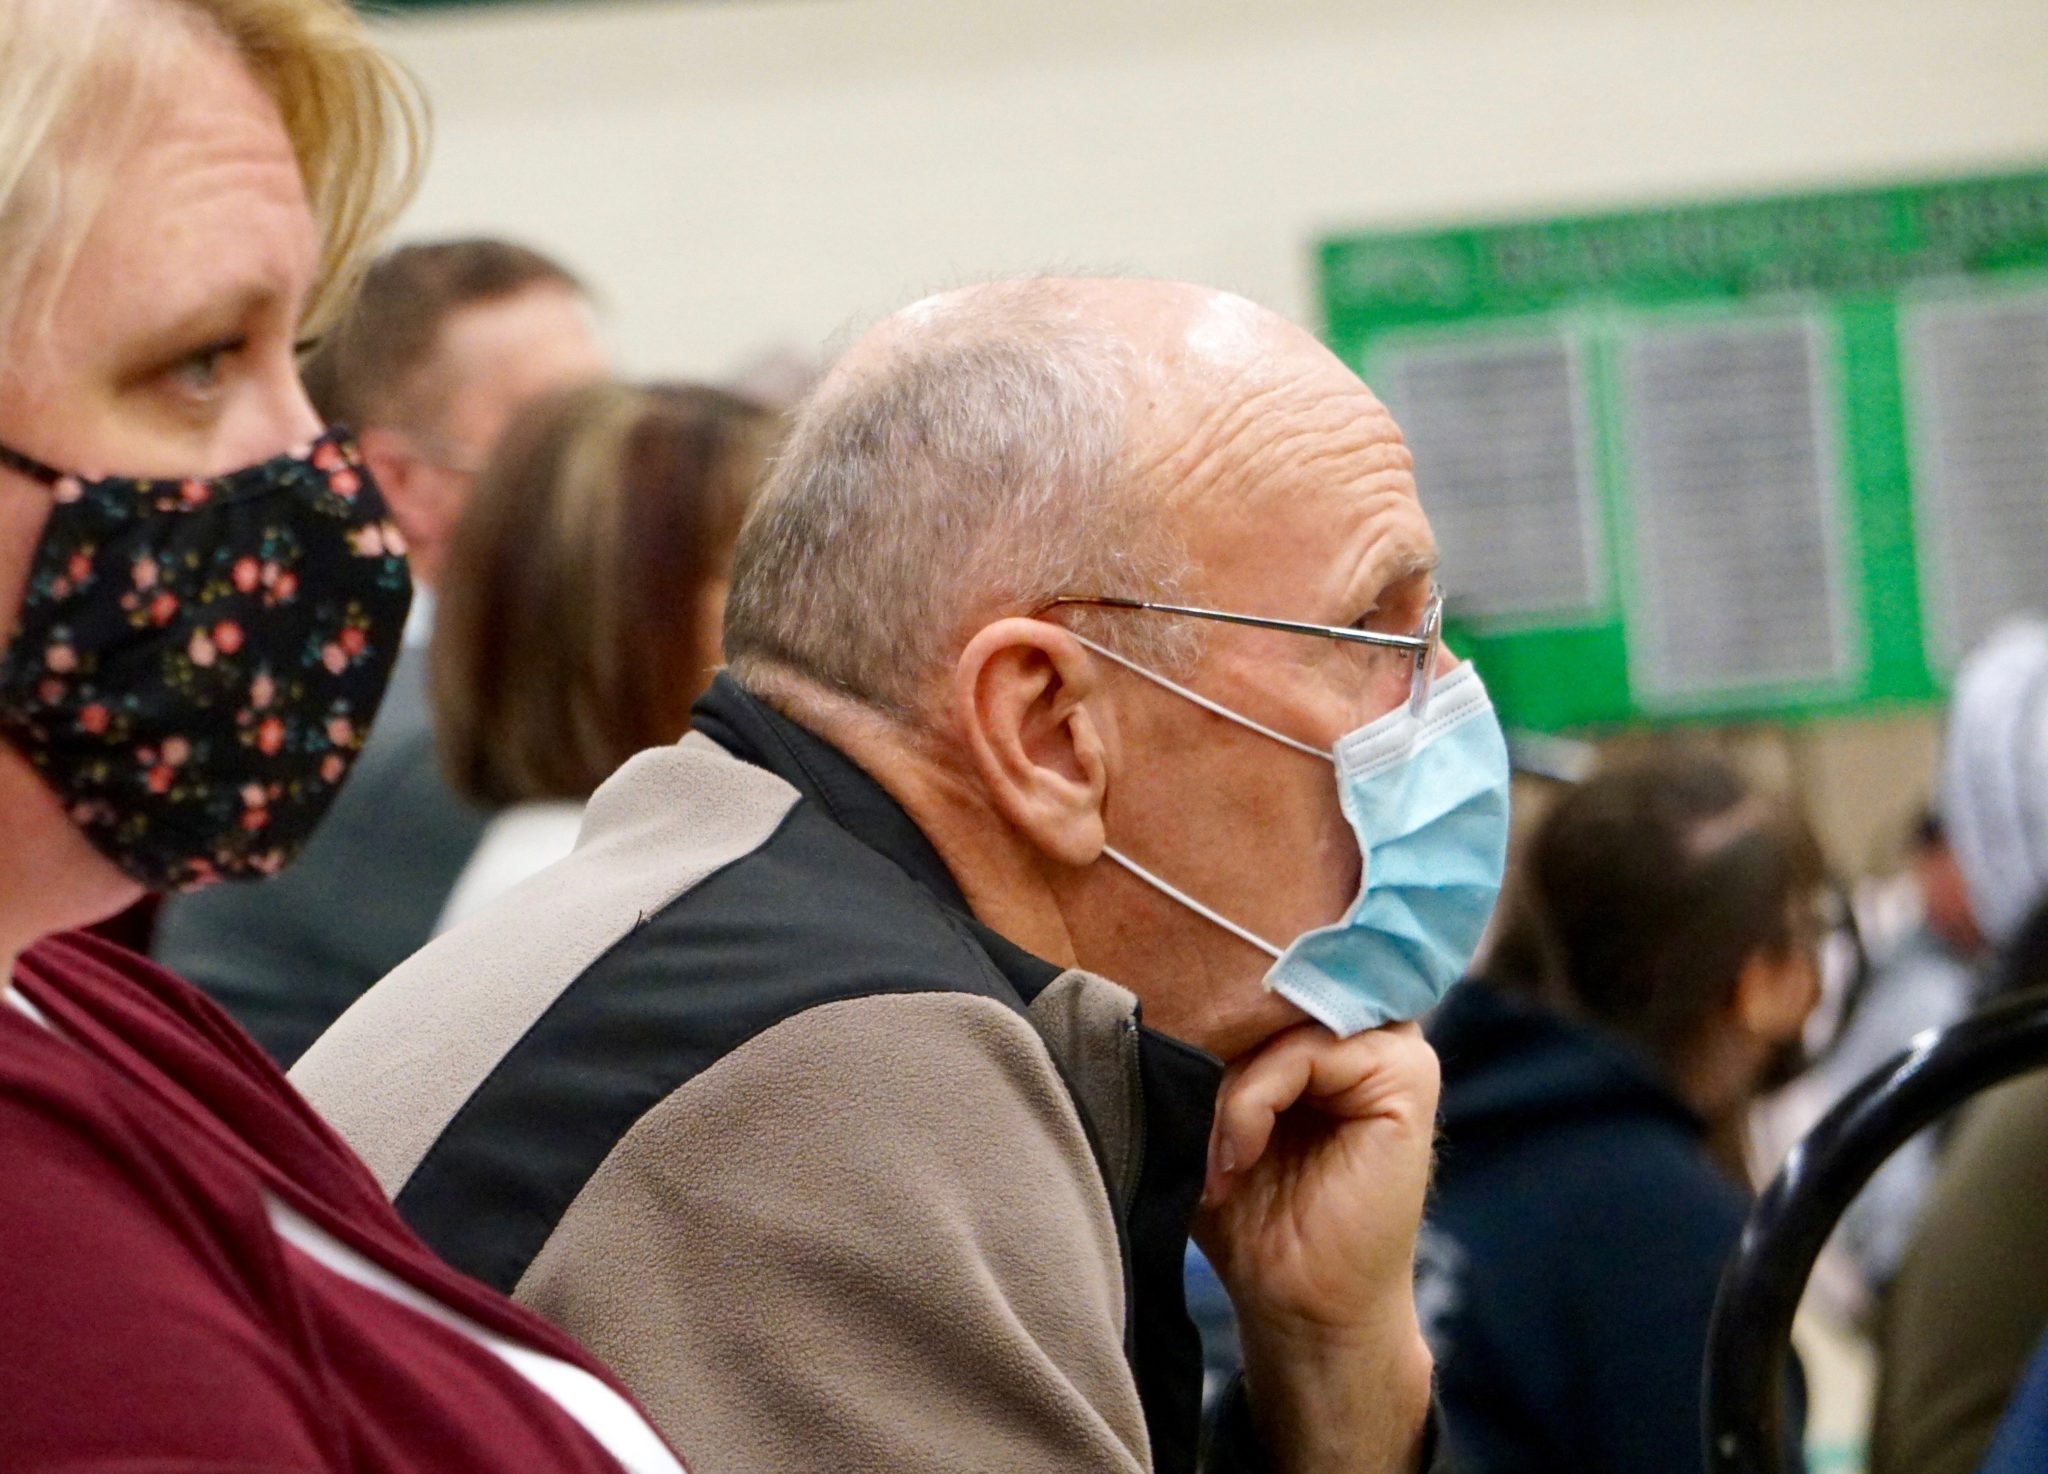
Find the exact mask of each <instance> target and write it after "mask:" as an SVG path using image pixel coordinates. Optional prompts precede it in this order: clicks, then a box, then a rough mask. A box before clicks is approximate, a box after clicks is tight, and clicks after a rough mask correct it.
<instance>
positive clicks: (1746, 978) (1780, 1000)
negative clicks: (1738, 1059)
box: [1735, 948, 1820, 1044]
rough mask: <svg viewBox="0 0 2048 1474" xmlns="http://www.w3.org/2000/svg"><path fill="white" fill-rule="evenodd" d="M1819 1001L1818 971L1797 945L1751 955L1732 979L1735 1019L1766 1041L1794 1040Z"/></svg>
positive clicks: (1747, 1030)
mask: <svg viewBox="0 0 2048 1474" xmlns="http://www.w3.org/2000/svg"><path fill="white" fill-rule="evenodd" d="M1819 1001H1820V970H1819V969H1818V968H1817V967H1815V966H1814V964H1813V961H1812V959H1811V958H1809V957H1807V956H1806V955H1805V954H1804V953H1803V952H1801V951H1799V950H1798V949H1797V948H1793V949H1789V950H1787V951H1784V952H1779V951H1776V950H1775V949H1771V948H1765V949H1764V950H1762V951H1760V952H1754V953H1752V954H1750V957H1749V960H1748V961H1747V962H1745V963H1743V964H1742V971H1741V972H1740V973H1738V974H1737V975H1736V978H1735V1018H1736V1021H1737V1022H1738V1023H1740V1024H1741V1025H1742V1027H1743V1030H1744V1031H1745V1032H1746V1033H1748V1034H1749V1035H1750V1036H1751V1037H1752V1038H1755V1039H1759V1040H1762V1041H1763V1042H1765V1043H1767V1044H1783V1043H1785V1042H1787V1041H1788V1040H1792V1039H1797V1038H1798V1037H1799V1036H1800V1034H1801V1033H1802V1032H1803V1031H1804V1030H1805V1028H1806V1019H1807V1015H1809V1014H1811V1013H1812V1012H1813V1009H1814V1005H1815V1004H1817V1003H1818V1002H1819Z"/></svg>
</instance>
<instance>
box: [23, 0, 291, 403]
mask: <svg viewBox="0 0 2048 1474" xmlns="http://www.w3.org/2000/svg"><path fill="white" fill-rule="evenodd" d="M165 9H169V10H171V11H173V12H175V11H176V10H178V9H181V8H179V7H167V8H165ZM158 13H159V7H154V6H151V7H145V8H143V9H142V10H141V11H139V14H141V15H144V16H154V15H156V14H158ZM127 61H128V63H129V64H128V65H127V66H126V67H124V68H123V69H121V71H120V73H119V76H120V78H121V79H122V80H123V88H124V95H123V96H122V97H120V98H118V99H109V100H108V101H109V115H108V117H107V118H106V119H105V120H103V121H102V123H101V124H99V125H97V126H95V127H93V128H90V129H87V130H85V131H84V132H83V133H82V134H80V135H78V136H74V137H70V138H66V139H64V140H62V141H61V142H59V143H58V144H57V145H56V148H57V149H58V151H59V157H57V158H56V159H54V160H53V163H54V164H55V165H56V166H58V167H61V169H62V171H63V173H62V180H63V184H62V188H61V189H60V194H61V196H62V198H63V204H64V207H65V208H64V209H63V211H62V212H61V214H59V215H58V216H57V217H56V218H55V220H54V222H53V225H52V227H51V228H50V229H49V230H48V231H46V232H45V233H44V235H43V236H42V238H41V239H39V240H38V241H36V242H34V243H33V244H34V245H35V246H37V247H38V248H39V249H38V251H37V256H38V260H37V263H36V266H35V268H34V270H33V272H32V275H31V280H30V282H29V283H28V290H27V292H26V293H25V294H24V299H23V301H24V303H25V304H33V307H32V312H31V313H28V314H24V315H23V316H21V317H18V318H16V319H15V320H14V321H13V322H12V323H10V324H8V326H9V329H10V331H9V333H8V357H9V359H10V361H11V362H13V363H15V364H16V365H17V366H25V365H24V359H25V358H27V357H29V356H31V352H32V351H34V352H39V353H41V354H43V355H47V354H50V353H56V354H57V355H58V356H60V357H63V356H67V355H68V354H69V353H75V352H76V351H78V350H79V349H80V347H81V345H89V346H90V347H92V348H94V349H103V350H106V351H107V352H112V351H115V350H116V349H118V348H120V347H122V346H125V345H124V344H122V343H121V342H120V340H121V339H124V338H128V337H136V336H147V335H150V334H152V333H155V334H157V335H159V336H174V335H175V333H176V331H177V330H179V329H180V328H182V327H183V326H184V325H186V324H187V323H188V322H196V321H198V320H200V319H203V318H209V317H212V318H221V319H225V318H226V317H228V316H229V315H231V309H232V308H233V307H235V306H237V305H239V304H241V303H243V302H245V301H249V300H254V299H256V298H258V297H262V298H265V299H278V300H281V301H284V302H286V303H288V304H289V305H292V306H294V307H295V306H296V304H297V301H298V300H299V299H302V298H303V296H304V295H305V293H306V292H307V291H308V290H309V289H310V287H311V285H312V278H313V276H314V274H315V272H316V271H317V267H318V250H319V242H318V235H317V228H316V227H315V225H314V223H313V220H312V215H311V209H310V206H309V205H308V203H307V198H306V191H305V187H304V182H303V179H302V177H301V175H300V173H299V168H298V162H297V159H296V156H295V155H294V153H293V151H292V148H291V143H290V139H289V137H288V135H287V134H286V132H285V129H284V123H283V120H282V118H281V116H280V115H279V112H278V109H277V106H276V103H275V102H274V101H273V100H272V98H271V97H270V95H269V94H268V93H267V92H266V91H265V90H264V89H263V87H262V86H261V84H260V83H259V82H258V81H257V80H256V79H255V77H254V76H253V75H251V73H250V71H249V69H248V67H247V65H246V64H245V63H244V62H243V60H242V58H241V57H240V56H239V54H237V53H236V52H235V51H234V49H233V48H232V46H231V45H230V44H229V43H228V42H227V41H226V40H225V39H224V38H221V37H219V36H217V35H214V34H212V33H210V32H208V31H206V30H203V29H194V28H192V27H191V26H189V25H175V24H173V25H167V26H164V27H163V28H162V29H161V33H160V34H159V33H158V32H157V31H155V30H145V32H144V33H143V37H142V39H141V40H140V41H139V42H138V45H137V47H136V50H135V54H134V55H132V56H130V57H129V58H128V59H127ZM145 63H146V64H145Z"/></svg>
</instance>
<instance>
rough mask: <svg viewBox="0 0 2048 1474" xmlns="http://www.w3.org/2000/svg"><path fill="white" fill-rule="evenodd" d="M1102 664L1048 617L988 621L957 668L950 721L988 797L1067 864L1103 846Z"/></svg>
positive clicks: (1089, 859) (1082, 861) (1081, 861)
mask: <svg viewBox="0 0 2048 1474" xmlns="http://www.w3.org/2000/svg"><path fill="white" fill-rule="evenodd" d="M1100 670H1101V667H1100V666H1099V665H1098V664H1097V663H1096V662H1094V661H1091V660H1090V659H1089V658H1088V654H1087V651H1086V649H1085V648H1084V647H1083V646H1082V645H1081V643H1080V642H1079V641H1078V640H1076V639H1075V638H1074V637H1073V636H1072V635H1071V634H1069V633H1068V632H1067V631H1066V630H1064V629H1062V628H1060V627H1059V626H1058V625H1056V624H1051V623H1049V622H1047V621H1045V620H1042V619H1017V618H1012V619H999V620H997V621H995V623H993V624H990V625H986V626H984V627H983V628H982V629H981V630H980V631H979V632H977V633H976V634H975V636H974V638H973V639H971V640H969V641H968V642H967V648H966V649H965V650H963V651H961V652H960V658H959V660H958V661H957V662H956V663H955V664H954V667H953V692H952V696H953V719H954V721H955V722H956V723H957V724H958V727H959V730H960V733H961V736H962V738H963V740H964V742H965V744H966V747H967V751H968V755H969V758H970V760H971V761H972V762H973V764H974V768H975V773H976V775H977V776H978V777H979V778H980V779H981V783H982V787H983V788H984V789H985V790H986V791H987V793H988V796H989V800H990V802H991V803H992V804H993V805H994V806H995V809H996V811H997V812H998V813H1000V814H1001V815H1002V816H1003V818H1005V819H1007V820H1008V821H1009V822H1010V823H1011V824H1012V825H1013V826H1015V827H1016V829H1017V830H1018V832H1019V833H1021V834H1023V835H1024V837H1025V838H1026V839H1028V840H1029V841H1030V842H1031V843H1032V844H1033V845H1034V846H1035V847H1036V848H1037V849H1038V850H1039V851H1040V852H1042V853H1043V854H1045V855H1047V856H1049V857H1051V858H1052V859H1055V860H1057V861H1059V862H1061V863H1062V864H1066V865H1073V866H1081V865H1088V864H1092V863H1093V862H1094V861H1095V860H1096V859H1097V858H1098V857H1100V855H1101V854H1102V847H1103V844H1104V842H1105V831H1104V828H1103V822H1102V806H1103V799H1104V796H1105V795H1106V793H1107V791H1108V782H1109V780H1108V769H1107V762H1106V758H1105V750H1104V749H1105V738H1106V735H1107V734H1106V733H1105V731H1104V729H1103V725H1102V719H1101V717H1102V714H1101V713H1100V711H1098V710H1097V709H1096V708H1097V707H1098V706H1099V705H1100V703H1090V701H1089V699H1088V698H1089V697H1091V696H1093V695H1096V694H1098V692H1099V690H1100V686H1099V679H1100Z"/></svg>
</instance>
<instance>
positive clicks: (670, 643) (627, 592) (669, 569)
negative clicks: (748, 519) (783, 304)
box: [432, 382, 777, 805]
mask: <svg viewBox="0 0 2048 1474" xmlns="http://www.w3.org/2000/svg"><path fill="white" fill-rule="evenodd" d="M776 425H777V420H776V417H775V416H774V415H773V414H772V413H771V412H770V411H768V410H767V409H765V408H763V407H762V406H760V405H757V404H755V403H754V402H752V401H751V400H747V399H742V398H740V397H738V396H737V395H733V394H729V393H727V392H725V391H723V390H719V389H711V388H705V387H701V386H697V385H668V384H663V385H654V386H651V387H644V388H643V387H636V386H632V385H625V384H618V383H610V382H606V383H598V384H591V385H587V386H585V387H583V388H580V389H575V390H572V391H570V392H569V393H567V394H564V395H562V396H560V397H558V398H556V399H554V400H552V401H551V402H549V403H547V404H546V405H545V406H543V407H542V408H540V409H538V410H536V411H535V412H534V413H532V414H531V415H529V416H527V417H525V418H524V419H523V420H522V422H521V423H520V424H519V425H517V426H515V427H514V429H513V430H512V431H511V432H510V433H509V434H508V435H507V436H506V438H505V440H504V441H503V443H502V444H501V445H500V447H499V449H498V452H497V454H496V455H495V456H494V457H493V458H492V460H491V462H490V464H489V465H488V466H487V467H486V468H485V470H484V473H483V475H482V476H481V477H480V478H479V480H478V482H477V487H476V492H475V495H474V496H473V498H472V500H471V502H470V504H469V507H468V510H467V511H466V512H465V513H464V515H463V518H462V520H461V522H460V523H459V524H458V526H457V528H456V531H455V536H454V540H453V543H452V545H451V547H450V550H449V563H448V570H447V576H446V579H445V583H444V588H443V592H442V596H441V601H440V605H439V608H438V609H437V611H436V616H435V627H434V643H433V651H432V670H433V676H432V681H433V694H434V706H435V714H436V726H437V730H438V732H439V737H440V743H441V752H442V762H443V766H444V767H445V768H446V770H447V772H448V775H449V778H450V780H451V781H452V782H453V783H454V785H455V787H456V788H457V790H458V791H460V792H462V793H463V794H465V795H467V796H468V797H470V798H472V799H474V800H475V801H477V802H479V803H484V804H489V805H502V804H508V803H516V802H521V801H525V800H529V799H550V798H556V799H582V798H585V797H588V796H589V794H590V793H591V792H592V791H593V790H594V789H595V788H596V787H597V786H598V784H600V783H602V782H603V781H604V780H605V779H606V778H607V777H609V776H610V774H611V773H612V771H613V769H615V768H617V767H618V766H619V764H620V763H622V762H624V761H625V760H626V759H627V758H629V757H631V756H632V755H633V754H634V753H636V752H639V751H641V750H643V749H645V748H648V747H654V746H659V745H661V744H663V743H668V742H673V741H675V740H676V739H677V738H678V737H680V736H681V735H682V734H683V733H684V731H686V730H687V729H688V726H689V711H690V706H691V703H692V702H694V701H695V700H696V698H697V697H698V696H699V695H700V694H702V692H703V690H704V687H705V686H706V685H707V684H708V683H709V680H710V676H711V672H712V670H713V669H714V668H715V666H716V665H717V662H718V658H719V657H718V640H719V622H720V617H721V611H722V609H723V606H724V599H725V586H726V581H727V578H728V576H729V573H730V570H731V565H732V547H733V542H734V539H735V538H736V537H737V536H738V532H739V524H740V520H741V518H742V517H743V515H744V514H745V511H746V508H747V505H748V503H749V502H750V500H751V499H752V497H753V494H754V489H755V487H756V485H757V483H758V482H759V480H760V477H761V474H762V471H763V469H764V467H765V463H766V459H767V455H768V452H769V449H770V447H771V444H772V440H773V436H774V432H775V428H776Z"/></svg>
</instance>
